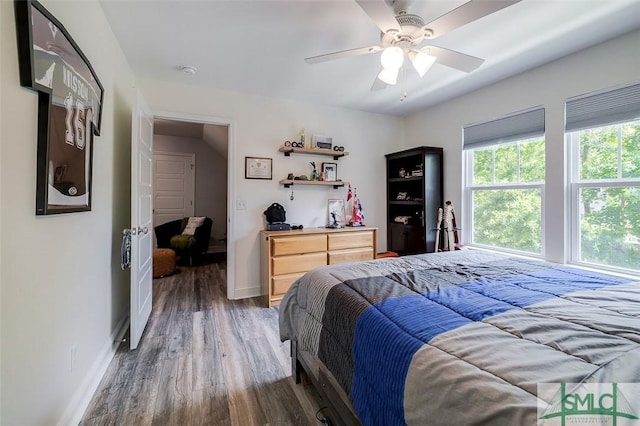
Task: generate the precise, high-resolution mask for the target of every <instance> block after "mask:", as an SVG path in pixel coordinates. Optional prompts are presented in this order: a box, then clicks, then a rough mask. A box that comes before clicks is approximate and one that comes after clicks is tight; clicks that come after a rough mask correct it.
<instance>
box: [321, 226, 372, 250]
mask: <svg viewBox="0 0 640 426" xmlns="http://www.w3.org/2000/svg"><path fill="white" fill-rule="evenodd" d="M355 247H373V231H362V232H341V233H338V234H329V250H341V249H348V248H355Z"/></svg>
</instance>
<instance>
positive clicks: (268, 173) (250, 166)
mask: <svg viewBox="0 0 640 426" xmlns="http://www.w3.org/2000/svg"><path fill="white" fill-rule="evenodd" d="M244 178H245V179H266V180H271V179H273V159H272V158H263V157H244Z"/></svg>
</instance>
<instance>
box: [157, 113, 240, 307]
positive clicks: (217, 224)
mask: <svg viewBox="0 0 640 426" xmlns="http://www.w3.org/2000/svg"><path fill="white" fill-rule="evenodd" d="M231 138H232V128H231V122H230V121H228V120H225V119H218V118H215V117H202V116H197V117H193V116H188V115H181V114H175V113H169V112H166V113H156V114H155V116H154V148H153V149H154V156H155V154H161V155H176V156H190V155H192V154H193V156H194V162H193V163H192V164H191V166H190V167H192V168H193V172H194V173H193V174H194V190H193V213H192V215H194V216H207V217H210V218H211V219H212V220H213V226H212V230H211V240H210V243H209V250H208V253H212V254H213V253H224V252H226V257H227V297H228V298H229V299H233V298H234V297H233V294H234V290H235V287H234V279H233V275H234V274H233V271H234V269H233V264H234V259H233V258H234V256H233V247H232V246H233V243H232V242H233V239H232V235H231V231H232V226H231V225H232V223H231V219H230V215H229V212H230V209H229V207H230V201H229V200H231V199H232V198H231V194H230V190H231V188H232V185H231V184H230V176H232V170H231V169H232V164H233V162H232V158H231V155H230V154H231V152H232V150H231V149H230V148H231ZM177 182H179V180H176V181H175V182H173V184H177ZM169 184H170V185H171V183H169ZM174 189H176V188H175V186H174ZM154 192H155V187H154ZM179 198H180V197H178V199H173V200H172V202H173V205H174V206H175V205H176V204H175V203H176V202H177V201H179ZM184 202H185V203H188V202H189V196H188V195H185V196H184ZM156 206H157V204H156V205H154V207H156ZM186 211H188V209H186ZM167 217H168V216H163V219H161V220H164V219H166V218H167ZM164 221H165V222H166V221H167V220H164ZM158 224H160V223H154V225H158Z"/></svg>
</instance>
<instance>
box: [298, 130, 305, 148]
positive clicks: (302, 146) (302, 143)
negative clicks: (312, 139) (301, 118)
mask: <svg viewBox="0 0 640 426" xmlns="http://www.w3.org/2000/svg"><path fill="white" fill-rule="evenodd" d="M299 135H300V147H301V148H304V127H303V128H302V129H300V133H299Z"/></svg>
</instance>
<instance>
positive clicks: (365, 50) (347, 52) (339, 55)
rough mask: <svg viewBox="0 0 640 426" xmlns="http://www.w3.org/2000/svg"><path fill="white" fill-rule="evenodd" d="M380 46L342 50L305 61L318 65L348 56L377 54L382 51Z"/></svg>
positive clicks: (305, 59)
mask: <svg viewBox="0 0 640 426" xmlns="http://www.w3.org/2000/svg"><path fill="white" fill-rule="evenodd" d="M381 50H382V48H381V47H380V46H367V47H359V48H357V49H348V50H341V51H339V52H333V53H326V54H324V55H318V56H311V57H310V58H304V61H305V62H306V63H308V64H317V63H318V62H325V61H331V60H333V59H340V58H344V57H347V56H355V55H365V54H367V53H376V52H379V51H381Z"/></svg>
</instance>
